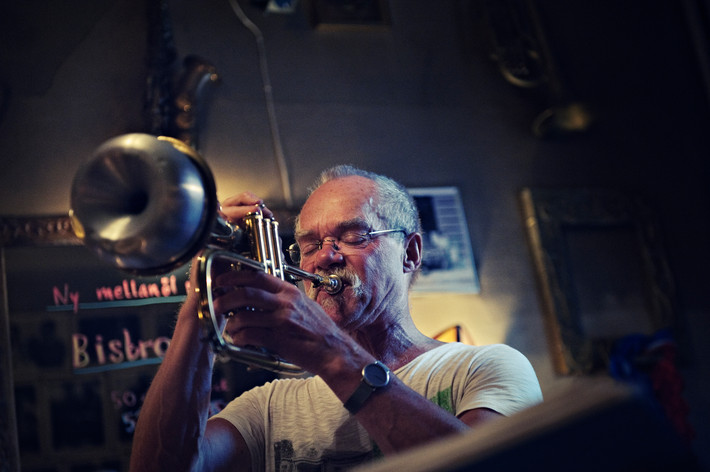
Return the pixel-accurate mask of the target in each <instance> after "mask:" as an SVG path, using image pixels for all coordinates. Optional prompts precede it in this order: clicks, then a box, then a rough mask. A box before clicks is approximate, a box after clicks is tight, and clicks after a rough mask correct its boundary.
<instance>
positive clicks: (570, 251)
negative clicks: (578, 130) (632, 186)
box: [521, 188, 676, 375]
mask: <svg viewBox="0 0 710 472" xmlns="http://www.w3.org/2000/svg"><path fill="white" fill-rule="evenodd" d="M521 202H522V209H523V216H524V222H525V227H526V231H527V237H528V241H529V245H530V249H531V253H532V257H533V262H534V266H535V270H536V274H537V278H538V281H539V286H540V293H541V298H542V305H543V311H544V316H545V319H546V327H547V333H548V339H549V341H550V347H551V351H552V358H553V362H554V364H555V370H556V371H557V372H558V373H559V374H563V375H566V374H586V373H592V372H595V371H599V370H602V369H605V368H606V367H607V366H608V362H609V355H610V352H611V348H612V347H613V344H614V342H615V341H617V340H619V339H620V338H622V337H624V336H627V335H633V334H642V335H652V334H654V333H656V332H657V331H659V330H661V329H664V328H672V327H673V326H674V325H675V324H676V323H675V317H676V310H675V289H674V283H673V280H672V276H671V271H670V269H669V266H668V262H667V258H666V256H665V252H664V249H663V244H662V241H661V231H660V228H659V225H658V223H657V221H656V219H655V217H654V215H653V214H652V212H651V211H650V209H649V208H648V206H647V205H645V204H644V203H643V202H642V201H640V200H639V199H638V198H635V197H633V196H630V195H627V194H625V193H623V192H620V191H616V190H609V189H535V188H526V189H524V190H523V191H522V192H521Z"/></svg>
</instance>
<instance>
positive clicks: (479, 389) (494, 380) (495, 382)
mask: <svg viewBox="0 0 710 472" xmlns="http://www.w3.org/2000/svg"><path fill="white" fill-rule="evenodd" d="M541 401H542V392H541V390H540V383H539V382H538V380H537V376H536V375H535V371H534V369H533V367H532V365H531V364H530V361H529V360H528V359H527V358H526V357H525V356H524V355H523V354H522V353H520V352H519V351H517V350H516V349H514V348H512V347H510V346H507V345H504V344H492V345H490V346H485V348H484V349H482V350H481V351H480V352H479V354H478V355H476V357H475V358H474V359H473V362H472V363H471V365H470V371H469V375H467V377H466V385H465V388H464V393H463V396H462V398H461V401H460V402H459V403H458V405H457V408H456V415H457V416H458V415H460V414H461V413H463V412H465V411H467V410H471V409H474V408H489V409H491V410H494V411H497V412H498V413H500V414H502V415H505V416H510V415H512V414H513V413H516V412H518V411H521V410H523V409H525V408H527V407H530V406H532V405H534V404H536V403H539V402H541Z"/></svg>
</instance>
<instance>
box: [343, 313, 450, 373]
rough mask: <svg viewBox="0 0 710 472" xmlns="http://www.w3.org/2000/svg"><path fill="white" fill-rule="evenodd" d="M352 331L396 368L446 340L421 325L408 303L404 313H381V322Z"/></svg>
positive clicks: (381, 359)
mask: <svg viewBox="0 0 710 472" xmlns="http://www.w3.org/2000/svg"><path fill="white" fill-rule="evenodd" d="M386 320H389V321H386ZM348 334H350V336H352V337H353V338H354V339H355V340H356V341H357V342H358V344H360V345H361V346H362V347H363V348H365V349H366V350H367V351H368V352H369V353H370V354H372V355H373V356H374V357H375V358H376V359H378V360H380V361H382V362H384V363H385V364H387V365H388V366H389V367H390V369H392V370H397V369H399V368H400V367H402V366H404V365H406V364H408V363H409V362H411V361H412V360H414V359H415V358H416V357H417V356H419V355H421V354H423V353H425V352H427V351H429V350H431V349H433V348H435V347H437V346H439V345H441V344H443V343H442V342H440V341H437V340H435V339H431V338H429V337H428V336H426V335H424V334H423V333H422V332H421V331H419V329H417V327H416V326H415V325H414V322H413V321H412V318H411V316H410V315H409V310H408V307H406V305H405V309H404V310H403V312H402V313H399V314H398V315H396V316H386V317H385V316H381V317H380V318H379V319H378V321H377V322H375V323H372V324H369V325H367V326H364V327H362V328H361V329H355V330H353V331H350V332H349V333H348Z"/></svg>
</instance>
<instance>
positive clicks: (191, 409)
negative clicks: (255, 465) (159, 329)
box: [130, 279, 250, 472]
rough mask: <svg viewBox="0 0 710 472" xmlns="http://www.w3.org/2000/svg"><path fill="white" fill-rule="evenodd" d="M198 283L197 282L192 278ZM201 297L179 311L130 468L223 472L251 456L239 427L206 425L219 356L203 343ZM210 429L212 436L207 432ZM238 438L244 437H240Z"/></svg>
mask: <svg viewBox="0 0 710 472" xmlns="http://www.w3.org/2000/svg"><path fill="white" fill-rule="evenodd" d="M193 280H194V279H193ZM197 306H198V297H197V296H196V294H194V293H193V294H190V295H189V296H188V299H187V300H186V302H185V304H184V305H183V306H182V308H181V309H180V313H179V315H178V320H177V324H176V326H175V331H174V334H173V338H172V340H171V342H170V347H169V348H168V351H167V353H166V355H165V358H164V359H163V362H162V364H161V366H160V368H159V369H158V372H157V374H156V376H155V378H154V379H153V382H152V384H151V386H150V388H149V390H148V393H147V395H146V397H145V401H144V402H143V406H142V408H141V411H140V414H139V417H138V423H137V425H136V431H135V435H134V438H133V450H132V453H131V464H130V470H131V471H132V472H138V471H150V472H155V471H159V470H166V471H168V470H169V471H182V470H200V471H203V470H205V471H206V470H220V468H221V467H223V466H226V465H229V466H230V468H231V470H234V464H243V465H245V468H244V469H243V470H248V466H249V461H250V458H249V453H248V450H247V449H246V447H243V449H240V448H239V447H238V446H239V444H241V445H243V446H244V440H243V439H240V438H241V436H239V433H238V432H237V430H236V428H234V427H233V426H231V425H227V427H225V425H222V424H220V422H219V421H217V422H216V423H217V424H216V425H213V424H212V423H213V422H209V423H210V424H209V426H208V422H207V418H208V414H209V402H210V391H211V387H212V367H213V362H214V354H213V352H212V348H211V346H210V345H209V344H208V343H206V342H204V341H202V340H201V338H202V328H201V326H200V324H199V319H198V317H197ZM206 429H207V432H206ZM237 436H239V437H237Z"/></svg>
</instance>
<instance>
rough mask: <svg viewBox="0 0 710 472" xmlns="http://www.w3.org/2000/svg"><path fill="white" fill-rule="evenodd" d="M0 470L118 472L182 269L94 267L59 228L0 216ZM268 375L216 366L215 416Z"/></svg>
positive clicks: (184, 283) (180, 292)
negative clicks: (145, 271)
mask: <svg viewBox="0 0 710 472" xmlns="http://www.w3.org/2000/svg"><path fill="white" fill-rule="evenodd" d="M0 223H1V224H2V235H3V244H2V263H3V266H2V269H3V270H2V277H3V285H2V287H3V290H2V293H0V295H2V298H3V302H4V303H3V313H2V315H3V316H2V323H1V324H0V336H2V337H1V338H0V346H1V347H0V356H1V358H0V387H2V393H3V395H2V404H1V405H0V407H1V408H0V431H3V432H2V433H0V434H2V436H0V441H1V442H0V454H1V455H0V464H3V465H2V466H0V469H2V471H5V470H8V471H14V470H20V468H21V470H23V471H50V470H51V471H58V472H59V471H78V470H81V471H94V470H96V471H99V470H101V471H122V470H127V468H128V460H129V456H130V446H131V439H132V437H133V430H134V427H135V423H136V419H137V417H138V414H139V412H140V408H141V405H142V400H143V397H144V395H145V393H146V391H147V389H148V386H149V385H150V382H151V379H152V378H153V376H154V374H155V371H156V370H157V368H158V365H159V364H160V362H161V360H162V357H163V356H164V355H165V351H166V350H167V348H168V345H169V344H170V337H171V334H172V328H173V326H174V322H175V315H176V313H177V310H178V308H179V305H180V303H181V302H182V301H183V300H184V298H185V295H186V293H187V290H189V281H188V280H187V274H188V268H187V267H186V266H185V267H181V268H179V269H176V270H174V271H172V272H170V273H167V274H163V275H159V276H151V277H139V276H133V275H130V274H127V273H125V272H121V271H119V270H117V269H115V268H112V267H109V266H107V265H105V264H104V263H102V262H100V261H99V260H98V259H97V258H96V257H95V256H94V255H93V254H92V253H90V252H89V251H88V250H87V249H86V248H85V247H83V246H82V245H81V244H80V242H79V241H77V239H76V238H75V237H74V236H73V234H72V233H71V229H70V227H69V223H68V220H67V219H66V218H64V217H57V218H43V219H36V218H34V219H33V218H28V219H7V218H4V219H0ZM272 377H273V374H269V373H257V374H248V375H247V374H246V368H244V367H243V366H241V365H240V364H236V363H233V362H230V363H226V364H225V363H221V364H220V363H218V364H217V367H216V370H215V376H214V385H213V395H212V401H213V405H212V409H213V411H215V412H216V411H218V410H219V409H221V408H222V407H223V406H224V404H225V403H226V401H227V400H228V399H229V398H231V397H233V396H234V395H236V394H238V393H240V392H241V391H243V390H245V389H247V388H250V387H251V386H253V385H256V384H260V383H263V382H264V381H266V380H270V378H272Z"/></svg>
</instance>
